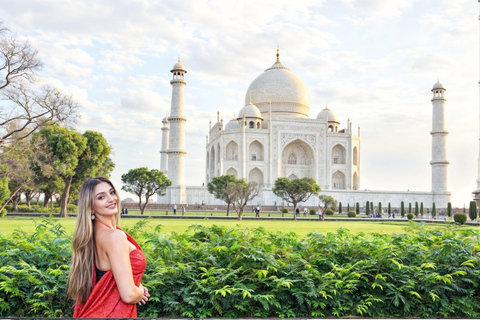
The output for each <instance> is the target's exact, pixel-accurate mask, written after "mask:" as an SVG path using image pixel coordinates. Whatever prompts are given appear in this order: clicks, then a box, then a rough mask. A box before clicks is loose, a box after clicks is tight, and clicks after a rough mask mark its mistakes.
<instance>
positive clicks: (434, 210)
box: [432, 202, 437, 218]
mask: <svg viewBox="0 0 480 320" xmlns="http://www.w3.org/2000/svg"><path fill="white" fill-rule="evenodd" d="M436 216H437V208H436V207H435V202H434V203H433V204H432V217H434V218H435V217H436Z"/></svg>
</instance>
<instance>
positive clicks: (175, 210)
mask: <svg viewBox="0 0 480 320" xmlns="http://www.w3.org/2000/svg"><path fill="white" fill-rule="evenodd" d="M173 214H174V215H176V214H177V205H176V204H174V205H173Z"/></svg>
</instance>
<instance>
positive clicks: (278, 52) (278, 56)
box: [277, 43, 280, 61]
mask: <svg viewBox="0 0 480 320" xmlns="http://www.w3.org/2000/svg"><path fill="white" fill-rule="evenodd" d="M277 61H280V48H279V46H278V43H277Z"/></svg>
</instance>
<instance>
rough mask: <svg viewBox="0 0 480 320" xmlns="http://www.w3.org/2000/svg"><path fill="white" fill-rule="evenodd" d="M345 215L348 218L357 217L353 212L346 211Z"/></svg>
mask: <svg viewBox="0 0 480 320" xmlns="http://www.w3.org/2000/svg"><path fill="white" fill-rule="evenodd" d="M347 215H348V217H349V218H355V217H356V216H357V214H356V213H355V211H348V213H347Z"/></svg>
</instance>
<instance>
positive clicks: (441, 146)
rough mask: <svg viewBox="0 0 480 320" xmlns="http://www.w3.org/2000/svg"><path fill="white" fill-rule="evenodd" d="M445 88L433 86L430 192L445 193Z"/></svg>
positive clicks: (446, 161)
mask: <svg viewBox="0 0 480 320" xmlns="http://www.w3.org/2000/svg"><path fill="white" fill-rule="evenodd" d="M445 90H446V89H445V87H444V86H443V84H441V83H440V82H439V81H437V83H435V84H434V85H433V89H432V92H433V98H432V105H433V115H432V132H430V134H431V135H432V161H431V162H430V164H431V165H432V192H433V193H447V192H448V190H447V188H448V164H449V163H450V162H449V161H448V160H447V135H448V131H447V130H446V129H445V101H447V99H445Z"/></svg>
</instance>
